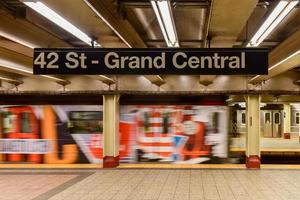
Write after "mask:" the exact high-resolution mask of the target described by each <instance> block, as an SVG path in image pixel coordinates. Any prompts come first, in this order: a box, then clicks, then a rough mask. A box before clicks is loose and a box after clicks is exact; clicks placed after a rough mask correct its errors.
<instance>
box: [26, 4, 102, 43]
mask: <svg viewBox="0 0 300 200" xmlns="http://www.w3.org/2000/svg"><path fill="white" fill-rule="evenodd" d="M23 3H24V4H26V5H27V6H28V7H30V8H32V9H33V10H35V11H36V12H38V13H39V14H41V15H43V16H44V17H46V18H47V19H48V20H50V21H52V22H53V23H55V24H56V25H58V26H59V27H61V28H63V29H64V30H66V31H68V32H69V33H71V34H72V35H74V36H75V37H76V38H78V39H79V40H81V41H83V42H85V43H86V44H88V45H90V46H92V41H93V40H92V38H90V37H89V36H88V35H87V34H85V33H84V32H82V31H81V30H79V29H78V28H77V27H76V26H74V25H73V24H71V23H70V22H68V21H67V20H66V19H64V18H63V17H62V16H60V15H59V14H57V13H56V12H55V11H53V10H52V9H50V8H49V7H47V6H46V5H45V4H43V3H42V2H40V1H23ZM94 45H95V46H98V47H99V46H101V45H100V44H98V43H97V42H94Z"/></svg>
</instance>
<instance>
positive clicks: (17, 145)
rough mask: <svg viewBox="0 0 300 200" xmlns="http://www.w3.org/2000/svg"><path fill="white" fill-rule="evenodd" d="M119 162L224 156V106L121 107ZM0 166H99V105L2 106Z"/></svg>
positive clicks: (203, 159) (202, 159) (198, 160)
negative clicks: (91, 164) (90, 164)
mask: <svg viewBox="0 0 300 200" xmlns="http://www.w3.org/2000/svg"><path fill="white" fill-rule="evenodd" d="M120 110H121V112H120V127H119V130H120V159H121V162H125V163H127V162H129V163H138V162H166V163H202V162H208V161H210V160H212V159H211V158H214V157H219V158H225V157H227V112H228V111H227V107H226V106H190V105H189V106H147V105H144V106H136V105H134V106H130V105H126V106H121V109H120ZM0 113H1V116H0V117H1V120H0V121H1V124H0V126H1V130H2V131H1V133H0V162H1V163H47V164H70V163H101V162H102V158H103V149H102V106H97V105H63V106H62V105H52V106H50V105H47V106H46V105H45V106H5V107H2V108H1V110H0Z"/></svg>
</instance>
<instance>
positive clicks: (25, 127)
mask: <svg viewBox="0 0 300 200" xmlns="http://www.w3.org/2000/svg"><path fill="white" fill-rule="evenodd" d="M21 132H22V133H31V127H30V113H29V112H22V113H21Z"/></svg>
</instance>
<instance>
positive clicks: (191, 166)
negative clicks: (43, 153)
mask: <svg viewBox="0 0 300 200" xmlns="http://www.w3.org/2000/svg"><path fill="white" fill-rule="evenodd" d="M0 169H103V168H102V164H0ZM117 169H247V168H246V166H245V164H153V163H151V164H120V166H118V167H117ZM261 169H300V165H279V164H262V165H261Z"/></svg>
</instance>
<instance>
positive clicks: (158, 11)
mask: <svg viewBox="0 0 300 200" xmlns="http://www.w3.org/2000/svg"><path fill="white" fill-rule="evenodd" d="M150 2H151V5H152V8H153V10H154V13H155V15H156V18H157V20H158V23H159V26H160V29H161V31H162V33H163V36H164V38H165V41H166V43H167V45H168V47H179V42H178V37H177V32H176V27H175V22H174V19H173V12H172V7H171V3H170V1H169V0H151V1H150Z"/></svg>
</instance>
